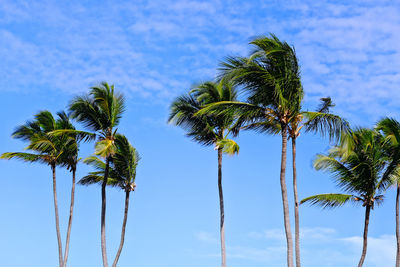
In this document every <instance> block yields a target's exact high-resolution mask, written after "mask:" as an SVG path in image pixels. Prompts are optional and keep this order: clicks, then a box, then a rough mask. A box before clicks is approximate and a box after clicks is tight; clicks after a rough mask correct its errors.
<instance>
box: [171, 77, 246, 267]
mask: <svg viewBox="0 0 400 267" xmlns="http://www.w3.org/2000/svg"><path fill="white" fill-rule="evenodd" d="M236 95H237V93H236V89H235V87H234V86H233V85H232V84H230V83H227V82H225V81H221V82H219V83H214V82H205V83H203V84H200V85H199V86H197V87H195V88H194V89H193V90H191V91H190V93H189V94H188V95H183V96H180V97H178V98H176V99H175V100H174V102H172V104H171V109H170V115H169V119H168V121H169V122H170V123H173V124H175V125H177V126H180V127H182V128H183V129H185V130H186V131H187V134H186V135H187V136H188V137H190V138H192V139H193V140H194V141H196V142H198V143H200V144H201V145H206V146H209V145H214V146H215V149H216V150H217V152H218V191H219V206H220V237H221V258H222V259H221V264H222V267H225V266H226V252H225V220H224V218H225V211H224V196H223V191H222V154H223V153H226V154H231V155H233V154H235V153H238V152H239V146H238V145H237V144H236V142H234V141H233V140H231V139H228V136H229V135H230V134H231V132H232V127H233V126H234V123H235V117H234V116H227V115H196V113H197V112H198V111H200V109H202V108H203V107H205V106H206V105H209V104H212V103H216V102H220V101H235V100H236Z"/></svg>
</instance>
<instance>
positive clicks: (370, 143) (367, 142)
mask: <svg viewBox="0 0 400 267" xmlns="http://www.w3.org/2000/svg"><path fill="white" fill-rule="evenodd" d="M386 151H387V142H386V141H385V138H384V137H383V136H382V135H381V134H380V133H378V132H377V131H374V130H370V129H364V128H359V129H356V130H355V131H354V132H352V133H349V134H345V135H344V137H343V138H342V140H341V141H340V144H339V145H337V146H334V147H333V148H332V149H331V150H330V151H329V153H328V154H327V155H318V156H317V159H316V160H315V161H314V166H315V168H316V169H317V170H326V171H328V172H330V173H332V174H333V178H334V180H335V182H336V184H337V185H338V186H339V187H340V188H341V189H342V190H343V191H344V192H345V193H347V194H320V195H315V196H311V197H308V198H305V199H303V200H302V201H301V203H310V204H311V205H319V206H321V207H323V208H328V207H329V208H333V207H339V206H342V205H343V204H345V203H347V202H355V203H361V205H362V206H363V207H365V209H366V211H365V225H364V237H363V239H364V244H363V251H362V254H361V259H360V261H359V265H358V266H359V267H361V266H362V265H363V263H364V259H365V256H366V252H367V236H368V225H369V216H370V210H373V209H374V207H375V206H376V205H379V204H380V203H382V201H383V193H384V192H385V190H386V189H387V188H388V186H389V185H390V184H391V181H392V178H393V176H397V175H398V169H397V168H389V166H390V164H388V162H389V158H388V157H387V152H386Z"/></svg>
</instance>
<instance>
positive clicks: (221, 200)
mask: <svg viewBox="0 0 400 267" xmlns="http://www.w3.org/2000/svg"><path fill="white" fill-rule="evenodd" d="M218 192H219V212H220V235H221V257H222V260H221V266H222V267H225V266H226V252H225V211H224V194H223V192H222V148H218Z"/></svg>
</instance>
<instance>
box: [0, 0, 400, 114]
mask: <svg viewBox="0 0 400 267" xmlns="http://www.w3.org/2000/svg"><path fill="white" fill-rule="evenodd" d="M399 12H400V5H399V4H398V3H396V2H392V1H379V2H376V1H369V2H367V1H352V2H343V3H336V2H333V1H328V0H326V1H296V0H292V1H286V2H275V1H272V2H268V3H266V2H264V1H249V2H243V1H242V2H238V1H228V2H226V1H225V2H224V1H219V0H210V1H186V0H178V1H166V2H162V3H161V2H158V1H151V2H141V1H137V2H135V3H132V2H119V3H118V4H115V3H113V4H112V5H111V4H103V5H97V6H90V7H89V6H85V5H84V4H73V3H69V4H65V3H58V4H51V3H46V4H44V3H41V2H32V3H26V2H22V1H21V2H19V1H9V0H4V1H2V3H1V4H0V17H1V18H2V19H0V44H1V45H2V47H3V49H2V50H1V51H0V57H1V58H2V59H3V64H2V65H1V66H0V73H2V77H3V79H2V81H0V88H2V89H1V90H5V89H4V88H8V89H9V90H16V89H21V90H32V89H31V88H34V87H46V88H53V89H55V90H64V91H68V92H69V91H71V90H72V91H81V90H85V89H86V88H87V86H88V85H91V84H93V83H95V82H98V81H101V80H108V81H110V82H115V83H116V84H117V85H119V86H120V87H121V88H122V89H123V90H125V91H126V92H130V93H133V94H137V95H139V96H141V97H153V98H157V99H164V100H167V101H169V100H170V99H171V98H172V97H173V96H175V95H176V94H178V93H179V92H182V91H184V90H185V89H187V87H189V86H190V85H191V84H192V83H195V82H198V81H199V80H205V79H212V78H214V75H215V72H216V71H215V68H216V67H217V66H218V61H219V60H221V59H223V57H224V56H226V55H229V54H234V55H246V54H247V53H248V51H249V50H250V47H249V46H248V44H247V43H248V41H249V40H250V39H251V37H252V36H255V35H259V34H268V33H269V32H273V33H276V34H277V35H278V37H279V38H281V39H284V40H287V41H288V42H289V43H290V44H293V45H294V46H295V47H296V51H297V54H298V56H299V59H300V64H301V66H302V75H303V83H304V87H305V90H306V92H307V96H306V99H307V100H310V101H315V100H317V99H318V98H319V97H322V96H327V95H329V96H331V97H332V98H333V100H334V102H335V103H336V104H337V110H338V111H339V112H340V113H341V114H342V115H348V116H350V118H351V119H352V120H353V121H362V119H360V117H361V118H362V117H365V115H368V116H370V120H372V121H373V120H375V119H377V118H379V117H381V116H382V114H384V113H390V114H394V115H396V114H399V113H400V112H399V110H398V108H397V99H398V98H399V97H400V91H399V90H398V84H399V83H400V71H399V70H400V46H399V45H398V44H399V43H400V16H398V14H399ZM24 28H26V31H24V30H22V29H24ZM357 114H361V115H357Z"/></svg>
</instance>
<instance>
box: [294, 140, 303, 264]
mask: <svg viewBox="0 0 400 267" xmlns="http://www.w3.org/2000/svg"><path fill="white" fill-rule="evenodd" d="M292 160H293V194H294V227H295V238H294V240H295V251H296V267H300V266H301V263H300V224H299V196H298V194H297V169H296V137H292Z"/></svg>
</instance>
